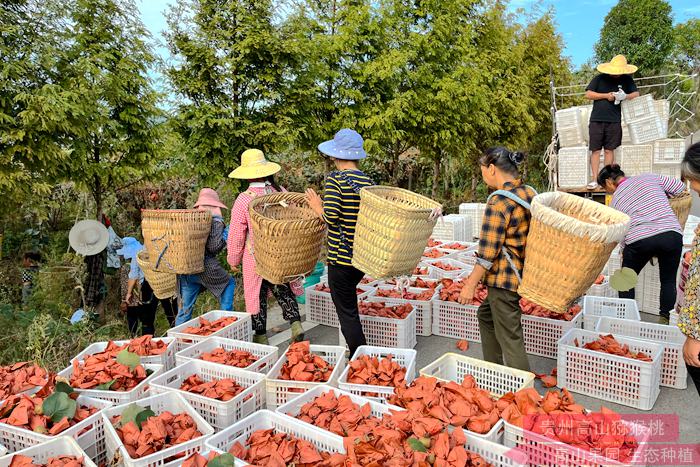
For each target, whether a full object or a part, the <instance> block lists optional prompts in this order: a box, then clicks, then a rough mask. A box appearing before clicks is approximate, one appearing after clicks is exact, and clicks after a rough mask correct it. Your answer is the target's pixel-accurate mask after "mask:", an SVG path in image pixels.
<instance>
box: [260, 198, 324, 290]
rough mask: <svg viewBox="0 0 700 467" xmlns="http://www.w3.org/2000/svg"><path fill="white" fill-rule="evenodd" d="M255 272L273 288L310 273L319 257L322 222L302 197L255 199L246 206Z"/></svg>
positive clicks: (321, 240)
mask: <svg viewBox="0 0 700 467" xmlns="http://www.w3.org/2000/svg"><path fill="white" fill-rule="evenodd" d="M248 209H249V211H250V221H251V227H252V232H253V248H254V250H255V254H254V257H255V270H256V271H257V273H258V274H259V275H260V276H261V277H263V278H264V279H265V280H267V281H268V282H270V283H272V284H285V283H287V282H289V281H290V280H293V279H295V278H296V277H298V276H302V275H306V274H308V273H310V272H311V271H313V269H314V267H315V266H316V262H317V261H318V258H319V256H320V255H321V247H322V245H323V240H324V234H325V232H326V224H325V222H324V221H323V220H322V219H321V218H319V217H318V216H317V215H316V214H315V213H314V212H313V210H311V208H310V207H309V204H308V203H307V201H306V195H305V194H303V193H291V192H284V193H273V194H270V195H264V196H258V197H256V198H254V199H253V200H252V201H251V202H250V204H249V205H248Z"/></svg>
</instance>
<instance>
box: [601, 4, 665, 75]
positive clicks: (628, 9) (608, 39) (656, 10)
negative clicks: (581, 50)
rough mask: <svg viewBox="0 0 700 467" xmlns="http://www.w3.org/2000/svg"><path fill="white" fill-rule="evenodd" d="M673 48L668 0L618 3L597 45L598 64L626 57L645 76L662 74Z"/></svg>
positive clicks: (604, 25) (607, 18) (605, 23)
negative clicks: (616, 57)
mask: <svg viewBox="0 0 700 467" xmlns="http://www.w3.org/2000/svg"><path fill="white" fill-rule="evenodd" d="M672 49H673V18H672V16H671V5H670V4H669V3H668V2H667V1H665V0H619V1H618V2H617V4H616V5H615V6H614V7H612V9H611V10H610V12H609V13H608V14H607V16H606V17H605V22H604V23H603V28H602V29H601V31H600V40H599V41H598V43H597V44H596V45H595V52H596V56H597V59H598V61H599V62H603V61H609V60H610V59H611V58H613V57H614V56H615V55H617V54H624V55H625V56H626V57H627V61H628V62H629V63H632V64H634V65H637V66H638V67H639V71H638V73H639V74H640V75H642V76H651V75H653V74H654V73H655V72H658V71H661V70H662V69H663V67H664V65H665V64H666V63H667V60H668V57H669V54H670V53H671V51H672Z"/></svg>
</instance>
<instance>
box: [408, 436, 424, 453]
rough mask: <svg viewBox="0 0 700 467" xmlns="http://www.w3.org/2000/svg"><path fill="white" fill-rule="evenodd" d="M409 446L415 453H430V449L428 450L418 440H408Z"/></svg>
mask: <svg viewBox="0 0 700 467" xmlns="http://www.w3.org/2000/svg"><path fill="white" fill-rule="evenodd" d="M408 446H409V447H410V448H411V449H413V450H414V451H418V452H428V448H426V447H425V445H424V444H423V443H421V441H420V440H418V439H416V438H408Z"/></svg>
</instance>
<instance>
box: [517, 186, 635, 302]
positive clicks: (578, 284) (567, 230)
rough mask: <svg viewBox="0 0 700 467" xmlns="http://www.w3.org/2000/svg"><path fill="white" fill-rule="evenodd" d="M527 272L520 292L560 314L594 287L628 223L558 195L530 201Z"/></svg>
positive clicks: (609, 211) (603, 209)
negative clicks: (530, 215) (530, 214)
mask: <svg viewBox="0 0 700 467" xmlns="http://www.w3.org/2000/svg"><path fill="white" fill-rule="evenodd" d="M531 213H532V220H531V223H530V232H529V234H528V236H527V246H526V248H525V268H524V270H523V276H522V283H521V284H520V288H519V289H518V293H519V294H520V295H521V296H522V297H524V298H526V299H528V300H530V301H531V302H534V303H537V304H538V305H541V306H543V307H544V308H547V309H548V310H552V311H555V312H559V313H564V312H565V311H566V310H567V309H568V307H569V306H570V305H571V303H572V302H573V301H574V300H576V299H577V298H579V297H580V296H582V295H583V294H584V293H585V292H586V291H587V290H588V288H589V287H590V286H591V285H592V284H593V282H594V281H595V279H596V278H597V277H598V275H599V274H600V272H601V271H602V270H603V267H604V266H605V263H606V262H607V261H608V258H609V257H610V253H611V252H612V250H613V248H615V245H617V243H618V242H620V241H621V240H622V239H624V237H625V234H626V233H627V228H628V226H629V222H630V219H629V217H628V216H627V215H626V214H623V213H621V212H619V211H616V210H615V209H612V208H609V207H607V206H605V205H603V204H600V203H596V202H594V201H590V200H587V199H584V198H581V197H579V196H576V195H572V194H569V193H563V192H561V191H557V192H552V193H542V194H540V195H537V196H535V198H534V199H533V200H532V208H531Z"/></svg>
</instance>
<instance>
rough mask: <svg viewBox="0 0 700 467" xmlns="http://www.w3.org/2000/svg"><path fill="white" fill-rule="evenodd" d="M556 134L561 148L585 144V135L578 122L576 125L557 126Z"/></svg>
mask: <svg viewBox="0 0 700 467" xmlns="http://www.w3.org/2000/svg"><path fill="white" fill-rule="evenodd" d="M557 134H558V135H559V146H560V147H562V148H571V147H575V146H580V145H582V144H586V137H585V136H584V132H583V130H582V128H581V125H580V124H578V125H576V126H557Z"/></svg>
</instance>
